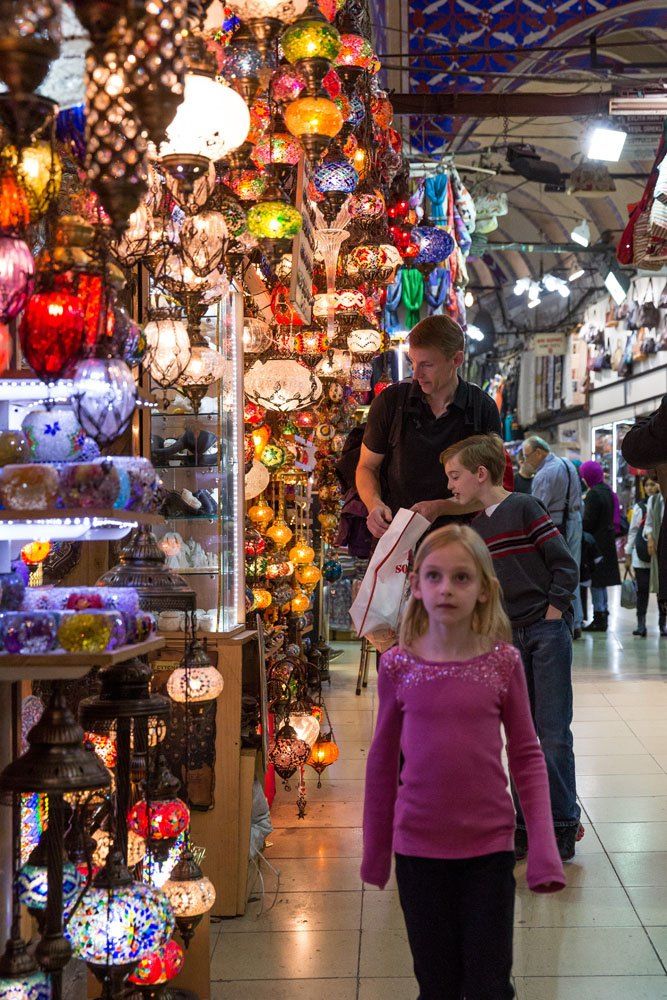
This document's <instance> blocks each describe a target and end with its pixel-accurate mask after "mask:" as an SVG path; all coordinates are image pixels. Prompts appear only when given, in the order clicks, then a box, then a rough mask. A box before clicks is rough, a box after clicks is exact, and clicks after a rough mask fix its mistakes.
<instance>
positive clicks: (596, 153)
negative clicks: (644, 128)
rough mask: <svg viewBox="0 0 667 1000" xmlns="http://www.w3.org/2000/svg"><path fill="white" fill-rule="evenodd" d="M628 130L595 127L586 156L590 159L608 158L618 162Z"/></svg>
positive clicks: (610, 160)
mask: <svg viewBox="0 0 667 1000" xmlns="http://www.w3.org/2000/svg"><path fill="white" fill-rule="evenodd" d="M626 138H627V132H621V131H620V130H619V129H615V128H608V127H607V126H598V127H597V128H594V129H593V131H592V133H591V136H590V139H589V140H588V149H587V150H586V156H587V157H588V159H589V160H607V161H608V162H609V163H618V161H619V160H620V158H621V153H622V152H623V146H624V145H625V140H626Z"/></svg>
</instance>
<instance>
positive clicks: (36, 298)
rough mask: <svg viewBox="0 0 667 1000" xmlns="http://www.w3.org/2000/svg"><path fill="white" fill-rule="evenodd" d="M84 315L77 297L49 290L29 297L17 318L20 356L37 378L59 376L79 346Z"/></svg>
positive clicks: (71, 361) (81, 341) (78, 352)
mask: <svg viewBox="0 0 667 1000" xmlns="http://www.w3.org/2000/svg"><path fill="white" fill-rule="evenodd" d="M84 327H85V316H84V311H83V307H82V303H81V301H80V299H79V298H78V296H76V295H73V294H72V293H71V292H66V291H60V290H58V289H52V290H50V291H42V292H37V294H35V295H33V296H31V298H30V299H29V301H28V304H27V306H26V308H25V311H24V313H23V316H22V318H21V324H20V326H19V336H20V340H21V350H22V351H23V354H24V357H25V359H26V361H27V362H28V364H29V365H30V367H31V368H32V370H33V371H34V373H35V374H36V375H37V377H38V378H41V379H43V381H45V382H53V381H55V380H56V379H59V378H61V377H62V376H63V374H64V373H65V371H66V370H67V368H68V367H69V366H70V365H71V364H72V363H73V362H74V361H76V360H77V359H78V358H79V357H80V356H81V352H82V349H83V335H84Z"/></svg>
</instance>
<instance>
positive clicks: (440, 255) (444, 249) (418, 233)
mask: <svg viewBox="0 0 667 1000" xmlns="http://www.w3.org/2000/svg"><path fill="white" fill-rule="evenodd" d="M410 240H411V242H412V243H414V244H415V246H416V247H417V255H416V256H415V258H414V262H415V264H439V263H440V262H441V261H443V260H447V258H448V257H449V255H450V254H451V252H452V250H453V249H454V239H453V237H452V236H450V235H449V233H448V232H447V231H446V230H445V229H439V228H438V227H437V226H413V227H412V232H411V234H410Z"/></svg>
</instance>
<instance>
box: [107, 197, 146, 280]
mask: <svg viewBox="0 0 667 1000" xmlns="http://www.w3.org/2000/svg"><path fill="white" fill-rule="evenodd" d="M150 229H151V214H150V212H149V211H148V208H147V207H146V205H145V204H144V203H143V202H142V203H141V204H140V205H139V206H138V208H136V209H135V210H134V212H132V214H131V216H130V219H129V222H128V225H127V229H126V230H125V232H124V233H123V235H122V237H121V239H120V240H118V242H117V243H115V244H113V251H114V253H115V254H116V257H118V259H119V260H120V261H121V262H122V263H123V264H127V265H128V266H130V265H132V264H136V263H137V261H138V260H140V259H141V257H143V256H144V254H145V253H147V252H148V249H149V246H150V235H149V232H150Z"/></svg>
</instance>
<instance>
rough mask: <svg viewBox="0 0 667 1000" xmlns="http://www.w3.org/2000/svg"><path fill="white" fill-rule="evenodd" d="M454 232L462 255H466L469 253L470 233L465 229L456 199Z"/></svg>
mask: <svg viewBox="0 0 667 1000" xmlns="http://www.w3.org/2000/svg"><path fill="white" fill-rule="evenodd" d="M454 233H455V236H456V242H457V243H458V245H459V247H460V249H461V253H462V254H463V256H464V257H467V256H468V254H469V253H470V246H471V244H472V239H471V237H470V233H469V232H468V230H467V229H466V225H465V223H464V221H463V219H462V218H461V213H460V212H459V210H458V208H457V205H456V200H454Z"/></svg>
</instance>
